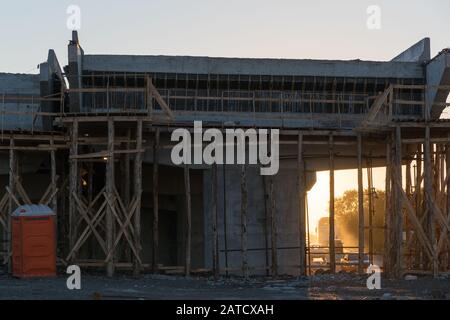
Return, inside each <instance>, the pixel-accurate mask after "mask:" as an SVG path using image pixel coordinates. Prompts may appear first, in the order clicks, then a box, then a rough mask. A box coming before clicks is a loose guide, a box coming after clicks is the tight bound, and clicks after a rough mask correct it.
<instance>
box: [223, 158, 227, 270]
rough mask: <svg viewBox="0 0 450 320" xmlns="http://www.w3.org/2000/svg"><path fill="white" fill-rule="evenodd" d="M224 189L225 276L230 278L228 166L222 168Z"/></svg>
mask: <svg viewBox="0 0 450 320" xmlns="http://www.w3.org/2000/svg"><path fill="white" fill-rule="evenodd" d="M222 188H223V198H222V202H223V247H224V256H225V275H226V276H228V238H227V230H228V228H227V226H228V225H227V223H228V222H227V175H226V165H223V166H222Z"/></svg>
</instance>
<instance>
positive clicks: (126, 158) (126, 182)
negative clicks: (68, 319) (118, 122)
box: [122, 120, 142, 207]
mask: <svg viewBox="0 0 450 320" xmlns="http://www.w3.org/2000/svg"><path fill="white" fill-rule="evenodd" d="M139 122H142V120H138V121H137V123H136V124H137V126H136V140H138V136H139V135H140V141H136V149H137V150H140V149H142V133H141V134H139V133H138V131H139ZM141 125H142V124H141ZM141 132H142V129H141ZM127 137H128V141H127V142H126V143H125V146H126V150H130V140H131V130H130V129H128V130H127ZM138 145H139V146H138ZM139 155H142V153H141V152H137V153H136V158H137V157H138V156H139ZM136 158H135V159H136ZM141 161H142V160H141ZM130 162H131V154H130V153H129V152H127V153H125V154H124V155H123V172H122V181H123V186H122V187H123V202H124V204H125V205H126V206H127V207H128V206H129V205H130V201H131V197H130V190H131V188H130V180H131V179H130V177H131V172H130Z"/></svg>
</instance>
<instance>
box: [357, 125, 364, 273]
mask: <svg viewBox="0 0 450 320" xmlns="http://www.w3.org/2000/svg"><path fill="white" fill-rule="evenodd" d="M357 140H358V141H357V143H358V150H357V152H358V156H357V157H358V273H359V274H363V273H364V186H363V169H362V136H361V134H359V135H358V138H357Z"/></svg>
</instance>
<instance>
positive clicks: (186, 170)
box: [184, 164, 192, 277]
mask: <svg viewBox="0 0 450 320" xmlns="http://www.w3.org/2000/svg"><path fill="white" fill-rule="evenodd" d="M184 189H185V196H186V248H185V249H186V265H185V275H186V277H189V275H190V273H191V232H192V226H191V218H192V217H191V179H190V174H189V166H188V165H187V164H186V165H185V166H184Z"/></svg>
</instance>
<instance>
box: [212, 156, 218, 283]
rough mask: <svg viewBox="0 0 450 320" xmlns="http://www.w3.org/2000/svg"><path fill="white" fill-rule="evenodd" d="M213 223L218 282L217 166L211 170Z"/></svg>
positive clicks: (216, 277)
mask: <svg viewBox="0 0 450 320" xmlns="http://www.w3.org/2000/svg"><path fill="white" fill-rule="evenodd" d="M211 200H212V205H211V221H212V235H213V248H212V249H213V250H212V258H213V273H214V279H215V280H217V279H218V278H219V274H220V265H219V235H218V231H217V164H216V163H214V164H213V165H212V170H211Z"/></svg>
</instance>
